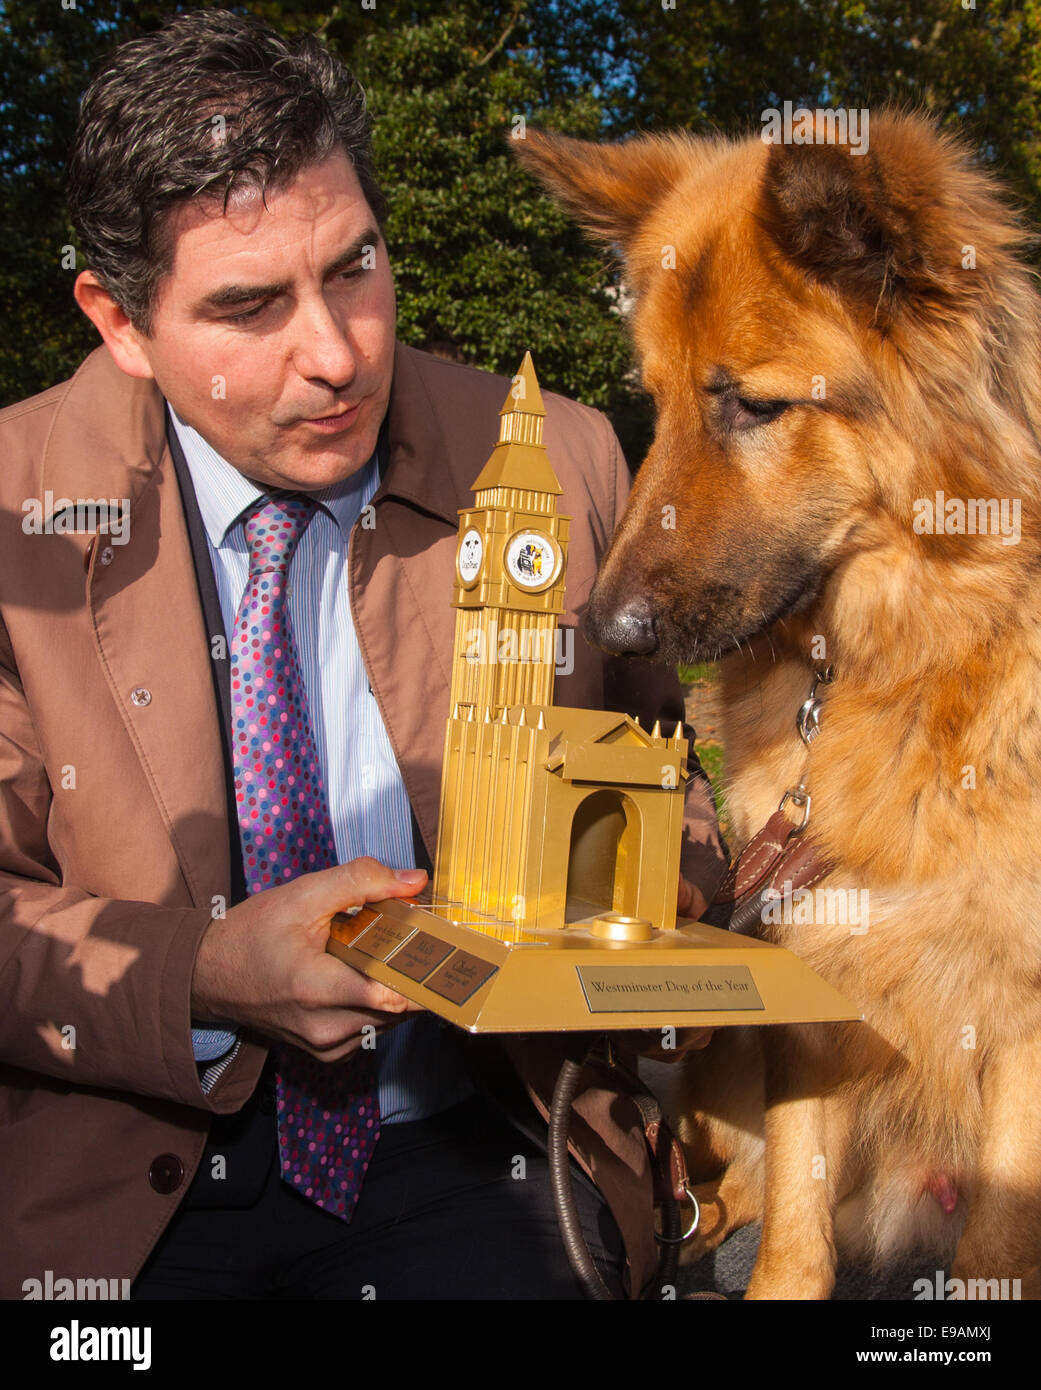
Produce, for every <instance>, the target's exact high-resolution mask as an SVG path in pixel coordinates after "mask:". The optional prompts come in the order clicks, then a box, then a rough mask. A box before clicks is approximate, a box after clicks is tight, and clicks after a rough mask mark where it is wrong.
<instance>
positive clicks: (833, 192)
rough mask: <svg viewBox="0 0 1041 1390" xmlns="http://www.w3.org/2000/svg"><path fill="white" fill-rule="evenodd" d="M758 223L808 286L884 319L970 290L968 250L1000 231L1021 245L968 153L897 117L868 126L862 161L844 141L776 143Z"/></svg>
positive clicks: (924, 125)
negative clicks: (829, 290)
mask: <svg viewBox="0 0 1041 1390" xmlns="http://www.w3.org/2000/svg"><path fill="white" fill-rule="evenodd" d="M760 216H761V220H762V221H763V223H764V224H765V226H766V227H767V229H768V230H769V232H770V233H771V235H772V236H773V238H774V240H775V241H776V243H777V244H778V246H779V247H780V248H781V250H782V251H783V252H784V254H785V255H786V256H787V257H788V258H789V259H791V260H792V261H794V262H795V264H796V265H797V266H799V268H800V269H802V270H803V271H804V272H805V273H806V274H807V275H809V276H810V278H811V279H815V280H818V281H822V282H824V283H827V284H830V285H831V286H833V287H834V288H835V289H836V290H838V291H839V292H840V293H842V294H843V295H845V296H847V297H849V298H852V299H854V300H857V301H860V302H862V303H864V304H865V305H866V306H868V307H869V308H871V309H872V310H874V311H875V312H877V313H879V314H882V315H884V314H886V313H887V312H888V313H894V312H897V311H899V309H900V307H901V306H904V305H907V306H911V307H918V308H925V307H927V306H928V305H930V304H931V305H938V304H940V303H947V304H951V303H952V302H955V301H957V300H958V299H960V298H961V297H962V296H963V295H965V294H971V293H973V292H974V289H975V287H974V286H973V285H972V277H971V276H967V275H966V274H965V262H964V260H963V257H964V256H965V254H966V252H967V250H968V249H969V248H968V247H967V245H966V243H977V242H978V241H979V237H980V235H981V234H982V235H983V236H988V234H989V235H991V236H992V235H993V233H994V231H996V230H998V229H1000V228H1001V227H1002V225H1003V226H1004V227H1005V228H1006V229H1007V233H1008V235H1007V236H1006V237H1005V238H1001V237H1000V236H999V240H1004V241H1005V243H1006V244H1009V243H1011V242H1013V241H1015V240H1016V239H1017V238H1016V233H1015V231H1014V230H1013V227H1012V223H1011V218H1010V217H1009V214H1008V212H1007V210H1006V209H1004V208H1002V207H1001V206H1000V205H999V203H998V201H997V199H996V198H995V197H994V196H993V194H992V192H991V189H990V186H989V183H988V181H987V179H986V177H985V176H984V175H983V174H981V173H979V172H978V171H977V170H975V169H973V168H972V167H971V161H970V160H969V158H968V156H967V155H966V153H965V151H964V150H963V149H962V148H961V147H960V146H959V145H958V144H957V143H956V142H954V141H952V140H951V139H950V138H949V137H946V136H943V135H941V134H940V133H939V132H937V131H936V130H935V128H934V127H933V125H932V123H931V122H930V121H928V120H927V119H925V118H924V117H921V116H914V115H902V114H897V113H883V114H881V115H880V116H879V117H878V118H877V119H876V120H874V121H872V122H871V126H870V145H869V148H868V150H867V151H866V152H865V153H863V154H855V153H851V152H850V148H849V147H848V146H847V145H844V144H812V145H811V144H807V145H774V146H773V147H772V148H771V150H770V157H769V159H768V161H767V168H766V177H765V181H764V185H763V203H762V209H761V213H760ZM988 249H990V248H988ZM994 249H997V248H996V247H995V248H994Z"/></svg>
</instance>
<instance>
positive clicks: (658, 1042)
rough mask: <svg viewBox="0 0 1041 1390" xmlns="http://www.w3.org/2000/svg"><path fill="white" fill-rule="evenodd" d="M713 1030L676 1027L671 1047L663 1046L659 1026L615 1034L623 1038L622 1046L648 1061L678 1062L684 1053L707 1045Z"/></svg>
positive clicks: (662, 1036) (662, 1034) (662, 1037)
mask: <svg viewBox="0 0 1041 1390" xmlns="http://www.w3.org/2000/svg"><path fill="white" fill-rule="evenodd" d="M715 1031H716V1030H715V1029H714V1028H677V1029H676V1039H675V1045H674V1046H672V1047H665V1046H663V1043H664V1033H663V1031H662V1029H660V1028H639V1029H635V1030H634V1031H633V1032H631V1033H629V1032H626V1033H618V1034H616V1035H615V1036H616V1038H618V1039H624V1046H626V1047H628V1048H629V1050H630V1051H631V1052H635V1053H636V1055H637V1057H646V1058H647V1060H648V1062H678V1061H679V1059H680V1058H681V1057H683V1056H684V1055H685V1054H686V1053H688V1052H697V1051H698V1049H699V1048H702V1047H708V1045H709V1043H710V1042H711V1041H712V1035H713V1033H714V1032H715Z"/></svg>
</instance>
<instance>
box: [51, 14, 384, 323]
mask: <svg viewBox="0 0 1041 1390" xmlns="http://www.w3.org/2000/svg"><path fill="white" fill-rule="evenodd" d="M338 148H339V149H343V150H344V151H345V152H346V153H347V155H348V157H349V158H350V160H351V161H352V163H353V165H354V171H355V173H356V174H357V176H358V182H359V183H360V185H361V189H362V192H363V193H364V194H365V198H366V200H367V202H368V203H369V206H370V207H371V208H372V211H373V213H374V214H375V216H376V219H377V221H378V222H379V223H380V225H381V226H382V223H383V219H384V216H385V213H386V205H385V202H384V198H383V194H382V193H381V191H380V189H379V186H378V184H377V183H376V177H375V173H374V171H373V163H372V145H371V137H370V123H369V115H368V111H367V109H366V106H365V94H364V92H363V91H362V89H361V87H360V86H359V85H358V83H357V81H356V80H355V78H354V77H353V76H352V74H351V73H350V72H349V71H348V70H347V68H346V67H345V66H344V65H343V63H341V62H340V61H339V59H337V58H335V57H334V56H333V55H332V54H331V53H330V52H329V50H328V49H327V48H326V47H325V46H324V44H322V43H320V42H319V40H318V39H317V38H315V37H314V36H313V35H310V34H308V35H305V36H303V37H301V38H299V39H296V40H292V41H290V40H286V39H284V38H282V37H281V36H280V35H278V34H277V33H276V32H275V31H274V30H273V29H271V28H270V27H269V26H268V25H266V24H264V23H262V22H261V21H259V20H256V19H253V18H245V17H242V16H239V15H233V14H229V13H228V12H227V11H226V10H195V11H193V12H191V13H189V14H181V15H177V16H176V17H175V18H173V19H171V20H170V21H169V22H168V23H167V24H165V25H164V26H163V27H162V28H161V29H159V30H157V31H156V32H155V33H152V34H147V35H145V36H144V37H143V38H139V39H133V40H131V41H130V42H129V43H124V44H121V45H120V46H119V47H118V48H116V49H115V50H114V51H113V52H112V53H111V54H110V55H109V56H108V58H106V60H105V62H104V64H103V66H102V67H101V68H100V69H99V71H98V73H97V74H96V76H95V77H94V79H93V81H92V82H91V84H90V86H89V87H88V88H87V91H86V93H85V94H84V97H83V103H82V106H81V108H80V118H79V125H78V126H77V129H76V136H75V139H74V141H73V146H72V151H71V153H70V156H69V163H68V197H69V211H70V213H71V216H72V221H73V225H74V226H75V228H76V232H77V234H78V236H79V239H80V246H81V248H82V250H83V253H84V255H85V257H86V260H87V264H88V266H89V267H90V269H91V270H92V271H93V272H94V274H95V275H96V276H97V278H98V280H99V281H100V282H101V283H102V284H103V285H104V287H105V289H106V290H107V291H108V292H109V294H110V295H111V296H112V298H113V299H114V300H115V301H116V303H117V304H118V305H119V306H120V308H121V309H122V310H123V311H124V313H125V314H126V315H127V317H128V318H129V319H130V321H131V323H132V324H133V325H134V327H135V328H137V329H138V330H139V331H140V332H142V333H145V334H148V333H149V332H150V331H151V318H152V313H153V311H154V308H155V304H156V298H157V295H158V291H159V286H160V284H161V282H162V280H163V278H164V276H165V275H167V274H168V273H169V271H170V268H171V265H172V262H173V242H172V238H171V237H170V236H169V235H167V228H168V224H169V217H170V213H171V212H172V211H173V210H174V209H175V208H176V207H177V206H178V205H179V204H181V203H184V202H186V201H188V200H189V199H193V198H207V199H212V200H213V202H214V204H215V205H216V206H217V208H218V209H220V210H223V209H224V208H226V207H227V203H228V199H229V198H230V197H231V195H232V194H233V193H234V192H235V191H237V190H238V189H240V188H243V187H254V188H258V189H260V190H261V191H263V190H265V189H267V188H273V189H277V188H284V187H286V186H287V185H288V184H290V183H291V182H292V181H293V179H295V178H296V176H297V175H298V174H299V173H300V172H301V170H303V169H305V168H307V167H308V166H309V165H312V164H319V163H321V162H322V161H323V160H325V159H327V158H328V157H329V156H330V155H331V154H333V153H334V152H335V151H336V150H337V149H338Z"/></svg>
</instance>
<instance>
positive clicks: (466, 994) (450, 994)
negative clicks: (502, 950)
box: [427, 951, 499, 1004]
mask: <svg viewBox="0 0 1041 1390" xmlns="http://www.w3.org/2000/svg"><path fill="white" fill-rule="evenodd" d="M498 968H499V967H498V966H497V965H492V964H491V963H490V962H489V961H486V960H482V959H481V957H480V956H474V955H471V954H470V952H469V951H456V953H455V955H454V956H453V957H452V958H451V960H446V961H445V963H444V965H442V967H441V969H440V970H439V971H438V972H437V974H436V975H434V976H432V977H431V978H430V979H429V980H427V989H430V990H433V992H434V993H435V994H440V996H441V998H442V999H447V1000H449V1002H450V1003H452V1004H465V1003H466V1001H467V1000H468V999H469V998H470V995H471V994H473V993H474V992H475V991H476V990H479V989H480V988H481V986H482V985H483V984H484V982H485V980H490V979H491V977H492V976H493V975H494V974H495V972H496V971H497V970H498Z"/></svg>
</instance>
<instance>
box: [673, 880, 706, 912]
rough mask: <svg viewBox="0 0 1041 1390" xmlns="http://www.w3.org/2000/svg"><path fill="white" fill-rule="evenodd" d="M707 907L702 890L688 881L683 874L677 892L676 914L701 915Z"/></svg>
mask: <svg viewBox="0 0 1041 1390" xmlns="http://www.w3.org/2000/svg"><path fill="white" fill-rule="evenodd" d="M705 907H706V903H705V899H704V897H703V895H702V893H701V890H700V889H698V888H695V887H694V885H693V883H688V882H687V880H686V879H685V878H684V877H683V876H682V875H681V876H680V886H679V892H678V893H677V894H676V915H677V916H678V917H694V918H695V919H696V918H698V917H700V916H701V914H702V912H704V910H705Z"/></svg>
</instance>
